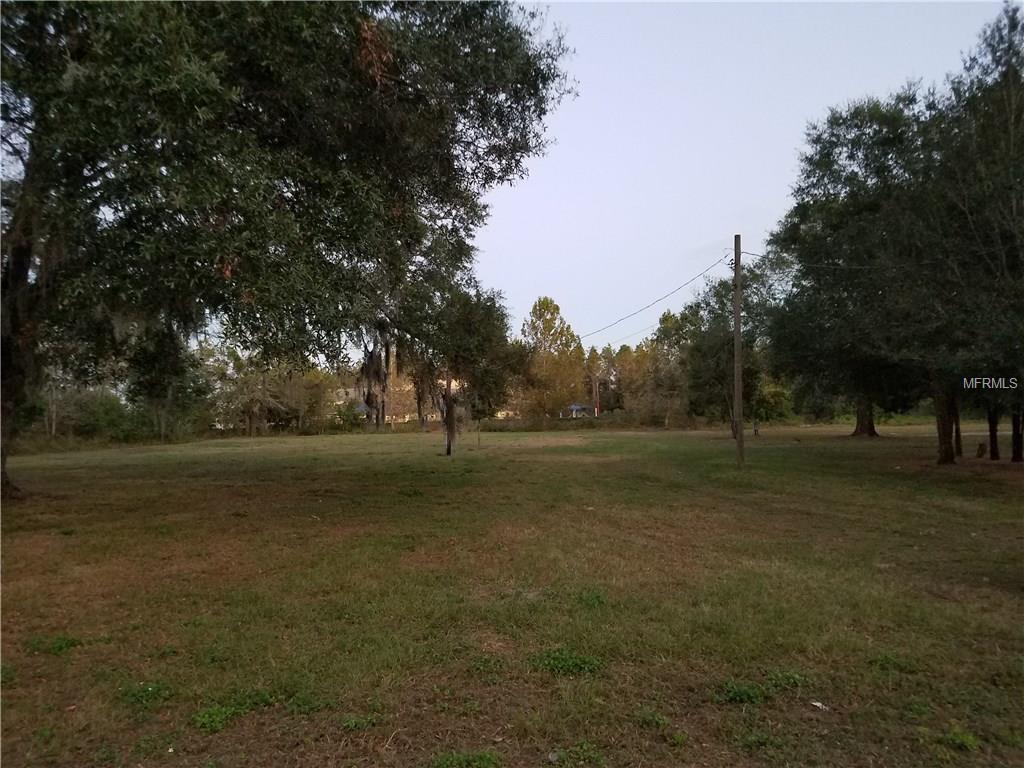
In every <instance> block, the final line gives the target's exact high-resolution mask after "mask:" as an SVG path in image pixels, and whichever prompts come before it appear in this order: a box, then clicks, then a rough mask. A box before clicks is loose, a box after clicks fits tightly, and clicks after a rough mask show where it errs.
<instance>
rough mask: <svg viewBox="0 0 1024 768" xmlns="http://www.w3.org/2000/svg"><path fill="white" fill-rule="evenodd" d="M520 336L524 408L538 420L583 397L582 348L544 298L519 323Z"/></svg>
mask: <svg viewBox="0 0 1024 768" xmlns="http://www.w3.org/2000/svg"><path fill="white" fill-rule="evenodd" d="M522 336H523V341H524V342H525V343H526V345H527V347H528V348H529V349H530V379H531V386H530V387H529V389H528V391H527V394H526V397H527V408H528V409H529V410H530V412H532V413H535V414H537V415H541V416H552V415H555V414H558V413H559V412H560V411H562V410H564V409H565V408H567V407H568V406H569V405H571V404H572V403H574V402H575V401H576V400H578V399H579V398H580V397H581V396H582V394H583V383H584V377H585V371H584V356H583V345H582V344H581V343H580V340H579V337H578V336H577V335H576V333H575V332H574V331H573V330H572V327H571V326H570V325H569V323H567V322H566V321H565V319H564V318H563V317H562V312H561V309H560V308H559V306H558V305H557V304H556V303H555V302H554V300H553V299H551V298H549V297H547V296H541V297H540V298H539V299H537V301H535V302H534V304H533V307H532V308H531V310H530V314H529V315H528V316H527V317H526V320H524V321H523V328H522Z"/></svg>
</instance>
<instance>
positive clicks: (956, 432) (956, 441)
mask: <svg viewBox="0 0 1024 768" xmlns="http://www.w3.org/2000/svg"><path fill="white" fill-rule="evenodd" d="M949 408H950V416H951V418H952V419H953V452H954V453H955V454H956V455H957V457H958V458H959V457H962V456H963V455H964V441H963V438H961V436H960V406H959V405H958V404H957V402H956V398H955V397H954V398H952V399H951V400H950V403H949Z"/></svg>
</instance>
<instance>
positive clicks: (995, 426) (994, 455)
mask: <svg viewBox="0 0 1024 768" xmlns="http://www.w3.org/2000/svg"><path fill="white" fill-rule="evenodd" d="M988 457H989V458H990V459H992V461H999V409H998V408H997V407H996V406H994V405H990V406H989V407H988Z"/></svg>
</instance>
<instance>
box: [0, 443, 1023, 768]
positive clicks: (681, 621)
mask: <svg viewBox="0 0 1024 768" xmlns="http://www.w3.org/2000/svg"><path fill="white" fill-rule="evenodd" d="M885 432H886V435H887V436H886V437H883V438H881V439H879V440H876V441H855V440H851V439H848V438H845V437H842V436H841V435H840V433H839V430H837V429H828V428H814V429H798V428H792V429H784V430H778V431H774V432H773V430H770V429H769V430H763V433H764V434H763V435H762V437H760V438H759V439H757V440H753V439H750V443H751V445H750V448H749V452H748V455H749V461H750V467H749V468H748V470H747V471H745V472H743V473H742V474H739V473H737V472H736V471H735V470H734V468H733V445H732V441H731V440H729V439H727V438H726V437H725V435H723V434H722V433H654V432H652V433H616V434H608V433H600V432H587V433H585V434H532V435H527V434H485V435H483V443H482V446H481V447H480V448H477V445H476V439H477V438H476V436H475V435H472V436H467V438H466V439H465V440H464V441H462V442H461V443H460V444H459V445H458V446H457V454H456V455H455V456H454V457H452V459H450V460H446V459H445V458H444V457H443V456H440V455H439V453H440V449H441V445H440V438H439V436H438V435H380V436H362V435H360V436H345V437H323V438H315V437H304V438H266V439H257V440H222V441H214V442H205V443H194V444H187V445H176V446H168V447H147V448H125V449H115V450H103V451H93V452H80V453H74V454H49V455H39V456H31V457H28V456H26V457H18V458H14V459H12V461H11V470H12V474H13V476H14V478H15V480H16V482H18V483H19V484H21V485H22V486H23V487H24V488H26V489H28V490H29V491H31V492H32V495H31V497H30V498H28V499H26V500H23V501H18V502H14V503H9V504H5V505H4V509H3V571H2V575H3V648H2V650H3V670H2V674H3V726H2V728H3V744H2V757H3V762H4V765H5V768H7V767H8V766H12V767H13V766H46V765H62V766H89V765H96V766H107V765H110V766H121V765H123V766H138V765H144V766H150V765H168V766H172V765H174V766H205V767H208V768H212V767H213V766H222V767H223V768H228V767H229V766H350V765H351V766H413V767H415V766H423V768H433V767H436V768H492V767H493V766H504V767H506V768H508V767H511V766H533V767H536V768H540V767H541V766H552V765H554V766H602V765H604V766H638V767H639V766H683V765H686V766H689V765H692V766H755V765H773V766H775V765H778V766H782V765H792V766H815V765H820V766H886V767H890V766H893V767H898V766H936V765H946V764H949V765H970V766H996V765H1024V628H1022V622H1021V619H1022V616H1024V610H1022V608H1024V515H1022V513H1024V501H1022V499H1024V470H1022V467H1021V466H1020V465H1016V466H1011V465H1010V464H1009V463H1007V462H1005V461H1004V462H1001V463H1000V464H998V465H993V463H991V462H986V461H983V460H973V459H967V460H965V461H963V462H962V463H961V464H960V465H958V466H956V467H944V468H940V467H937V466H934V464H933V453H934V446H933V442H934V438H933V437H932V433H931V431H930V430H927V429H925V428H919V427H917V428H911V427H900V428H894V427H890V428H888V429H886V430H885ZM980 439H981V437H980V436H979V437H977V438H975V437H974V436H973V435H969V436H968V438H967V439H965V443H966V445H967V446H969V447H973V446H974V445H975V444H976V443H977V442H978V440H980ZM1007 452H1008V447H1007ZM972 453H973V452H972Z"/></svg>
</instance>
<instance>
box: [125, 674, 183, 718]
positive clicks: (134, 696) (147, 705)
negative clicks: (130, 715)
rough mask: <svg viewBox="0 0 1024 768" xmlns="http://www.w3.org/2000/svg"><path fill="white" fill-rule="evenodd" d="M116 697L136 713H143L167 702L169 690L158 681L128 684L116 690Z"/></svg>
mask: <svg viewBox="0 0 1024 768" xmlns="http://www.w3.org/2000/svg"><path fill="white" fill-rule="evenodd" d="M118 697H119V698H120V700H121V702H122V703H123V704H125V705H126V706H128V707H129V708H130V709H132V710H134V711H135V712H136V713H143V712H148V711H150V710H152V709H154V708H155V707H157V706H158V705H160V704H161V703H163V702H165V701H167V699H169V698H170V697H171V688H170V686H169V685H167V683H162V682H160V681H148V682H139V683H130V684H128V685H125V686H123V687H121V688H120V689H119V690H118Z"/></svg>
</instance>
